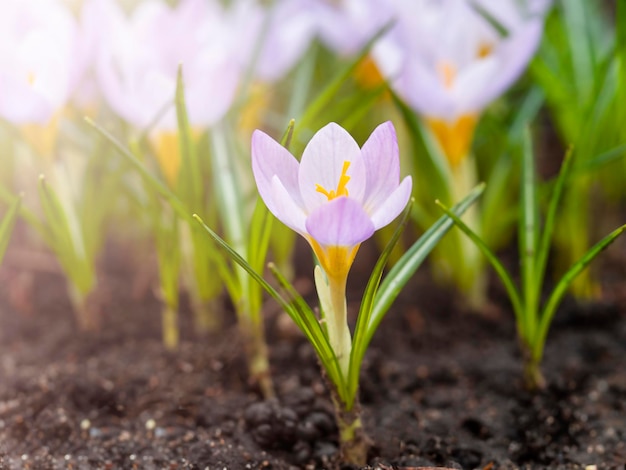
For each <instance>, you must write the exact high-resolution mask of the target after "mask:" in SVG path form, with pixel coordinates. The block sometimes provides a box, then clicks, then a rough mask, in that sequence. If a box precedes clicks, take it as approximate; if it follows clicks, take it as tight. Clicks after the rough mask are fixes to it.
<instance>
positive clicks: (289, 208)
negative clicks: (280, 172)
mask: <svg viewBox="0 0 626 470" xmlns="http://www.w3.org/2000/svg"><path fill="white" fill-rule="evenodd" d="M272 200H273V201H274V209H272V208H270V206H267V207H268V209H270V212H271V213H272V214H274V215H275V216H276V218H277V219H278V220H280V221H281V222H282V223H283V224H285V225H286V226H287V227H289V228H290V229H291V230H293V231H295V232H298V233H299V234H300V235H302V236H306V235H307V229H306V226H305V221H306V214H305V212H304V210H303V209H302V207H301V206H299V205H298V204H297V202H296V201H295V200H294V198H293V197H292V195H291V194H290V192H289V191H288V190H287V189H286V188H285V186H284V185H283V183H282V181H281V180H280V179H279V178H278V176H276V175H274V177H273V178H272Z"/></svg>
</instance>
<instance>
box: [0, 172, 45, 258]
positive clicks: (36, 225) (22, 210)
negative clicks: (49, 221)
mask: <svg viewBox="0 0 626 470" xmlns="http://www.w3.org/2000/svg"><path fill="white" fill-rule="evenodd" d="M18 199H20V197H19V196H16V195H14V194H13V193H12V192H11V191H9V190H8V189H7V188H5V187H4V186H3V185H2V184H1V183H0V200H2V201H4V202H5V203H7V204H8V205H10V206H12V205H13V204H15V203H16V202H17V200H18ZM19 214H20V217H21V218H22V219H24V220H25V221H26V223H27V224H28V225H29V226H31V227H32V228H33V230H35V231H36V232H37V234H38V235H39V236H40V237H41V238H42V239H43V241H44V242H45V244H46V245H48V246H52V239H51V238H50V232H48V230H47V229H46V227H45V226H44V225H43V224H42V223H41V222H40V221H39V219H38V218H37V215H36V214H35V213H34V212H31V211H30V210H28V209H27V208H26V207H24V205H20V207H19Z"/></svg>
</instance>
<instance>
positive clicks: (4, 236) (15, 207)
mask: <svg viewBox="0 0 626 470" xmlns="http://www.w3.org/2000/svg"><path fill="white" fill-rule="evenodd" d="M21 204H22V197H21V196H18V197H17V198H15V202H14V203H13V204H12V205H11V206H10V207H9V209H8V210H7V212H6V214H4V218H3V219H2V223H0V263H2V258H4V254H5V253H6V251H7V247H8V246H9V240H11V233H12V231H13V226H14V225H15V221H16V220H17V215H18V213H19V209H20V205H21Z"/></svg>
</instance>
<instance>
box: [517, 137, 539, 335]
mask: <svg viewBox="0 0 626 470" xmlns="http://www.w3.org/2000/svg"><path fill="white" fill-rule="evenodd" d="M536 190H537V188H536V186H535V157H534V155H533V150H532V140H531V136H530V129H528V128H527V129H526V132H525V135H524V149H523V152H522V188H521V195H520V196H521V200H520V210H521V211H522V213H521V217H520V224H519V240H520V245H519V252H520V259H521V269H522V280H521V283H522V292H523V298H524V307H525V310H526V313H527V314H526V315H524V320H525V324H524V329H523V331H525V336H526V337H529V338H532V337H533V336H534V332H535V329H536V327H537V324H536V323H537V318H536V315H534V314H530V313H529V312H537V311H538V302H539V292H538V291H539V290H540V289H541V285H539V284H538V283H537V277H536V273H535V266H536V256H537V240H538V233H539V227H538V220H539V217H538V212H539V209H538V204H537V195H536Z"/></svg>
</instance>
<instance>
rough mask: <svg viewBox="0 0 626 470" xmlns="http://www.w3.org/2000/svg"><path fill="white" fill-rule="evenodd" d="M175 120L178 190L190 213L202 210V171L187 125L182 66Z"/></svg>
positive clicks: (177, 87)
mask: <svg viewBox="0 0 626 470" xmlns="http://www.w3.org/2000/svg"><path fill="white" fill-rule="evenodd" d="M176 119H177V121H178V146H179V152H180V159H181V162H180V174H179V175H178V188H179V189H180V191H181V197H182V199H183V200H184V201H186V203H187V207H189V208H190V210H192V211H199V210H201V209H202V170H201V168H200V161H199V159H198V154H197V152H196V148H195V144H194V141H193V135H192V131H191V125H190V124H189V115H188V113H187V103H186V101H185V85H184V81H183V69H182V65H179V66H178V74H177V76H176Z"/></svg>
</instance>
